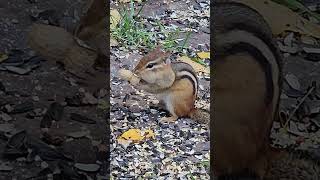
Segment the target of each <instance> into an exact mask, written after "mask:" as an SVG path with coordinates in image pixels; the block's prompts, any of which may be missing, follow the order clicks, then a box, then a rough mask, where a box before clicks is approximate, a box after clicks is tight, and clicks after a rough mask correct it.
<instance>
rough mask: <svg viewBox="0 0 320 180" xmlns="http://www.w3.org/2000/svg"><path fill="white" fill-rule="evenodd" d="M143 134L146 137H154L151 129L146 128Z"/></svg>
mask: <svg viewBox="0 0 320 180" xmlns="http://www.w3.org/2000/svg"><path fill="white" fill-rule="evenodd" d="M144 136H145V137H146V138H153V139H154V138H155V134H154V132H153V131H152V130H150V129H149V130H146V131H145V132H144Z"/></svg>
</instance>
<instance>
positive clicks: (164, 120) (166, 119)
mask: <svg viewBox="0 0 320 180" xmlns="http://www.w3.org/2000/svg"><path fill="white" fill-rule="evenodd" d="M177 119H178V117H176V116H170V117H162V118H161V119H160V122H161V123H173V122H175V121H176V120H177Z"/></svg>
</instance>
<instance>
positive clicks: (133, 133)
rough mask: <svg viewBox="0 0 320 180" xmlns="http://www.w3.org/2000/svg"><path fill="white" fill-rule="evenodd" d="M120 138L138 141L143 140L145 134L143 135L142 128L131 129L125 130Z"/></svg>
mask: <svg viewBox="0 0 320 180" xmlns="http://www.w3.org/2000/svg"><path fill="white" fill-rule="evenodd" d="M119 139H125V140H132V141H135V142H136V141H141V140H143V136H141V131H140V129H129V130H128V131H126V132H124V133H123V134H122V135H121V136H120V138H119Z"/></svg>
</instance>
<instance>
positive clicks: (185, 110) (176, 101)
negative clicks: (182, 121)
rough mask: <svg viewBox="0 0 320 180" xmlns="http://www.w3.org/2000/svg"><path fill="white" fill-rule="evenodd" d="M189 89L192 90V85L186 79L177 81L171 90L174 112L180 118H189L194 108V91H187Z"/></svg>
mask: <svg viewBox="0 0 320 180" xmlns="http://www.w3.org/2000/svg"><path fill="white" fill-rule="evenodd" d="M187 89H192V84H191V82H190V81H189V80H186V79H181V80H179V81H176V82H175V83H174V84H173V85H172V87H171V88H170V93H171V94H172V97H173V106H174V111H175V113H176V115H177V116H178V117H184V116H189V114H190V112H191V110H192V109H193V108H194V102H195V97H194V95H193V94H192V91H186V90H187Z"/></svg>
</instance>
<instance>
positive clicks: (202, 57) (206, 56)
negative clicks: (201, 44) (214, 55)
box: [197, 52, 210, 59]
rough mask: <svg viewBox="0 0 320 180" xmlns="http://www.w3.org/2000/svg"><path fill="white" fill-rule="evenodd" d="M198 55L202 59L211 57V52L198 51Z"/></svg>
mask: <svg viewBox="0 0 320 180" xmlns="http://www.w3.org/2000/svg"><path fill="white" fill-rule="evenodd" d="M197 55H198V56H199V58H201V59H209V58H210V52H198V53H197Z"/></svg>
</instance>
